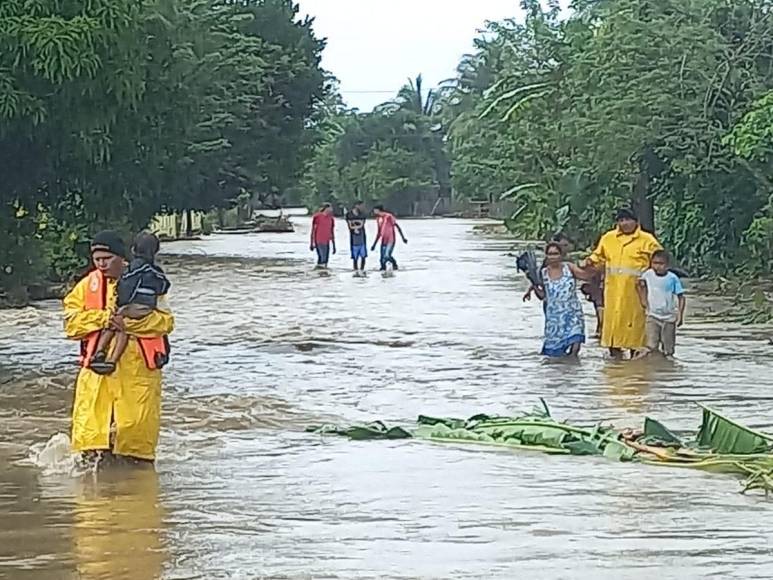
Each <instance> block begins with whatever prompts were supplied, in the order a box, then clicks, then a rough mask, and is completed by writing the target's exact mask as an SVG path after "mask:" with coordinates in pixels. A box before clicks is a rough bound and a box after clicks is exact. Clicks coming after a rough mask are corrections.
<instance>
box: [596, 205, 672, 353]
mask: <svg viewBox="0 0 773 580" xmlns="http://www.w3.org/2000/svg"><path fill="white" fill-rule="evenodd" d="M616 219H617V227H616V228H615V229H613V230H612V231H609V232H607V233H606V234H604V235H603V236H602V237H601V240H599V244H598V246H597V247H596V249H595V250H594V251H593V253H592V254H591V255H590V257H589V258H588V260H587V262H588V263H589V264H590V265H592V266H595V267H597V268H601V267H603V268H604V270H605V277H604V324H603V326H602V331H601V345H602V346H606V347H608V348H609V350H610V353H611V354H612V355H613V356H616V357H619V356H621V355H622V352H623V350H631V351H637V350H639V349H642V348H644V346H645V344H646V331H645V326H646V319H647V318H646V314H645V312H644V309H643V308H642V305H641V302H640V301H639V297H638V294H637V286H638V284H639V278H640V277H641V275H642V274H643V273H644V272H645V271H646V270H647V268H649V266H650V257H651V256H652V253H653V252H654V251H655V250H660V249H661V248H662V246H661V245H660V243H659V242H658V241H657V239H655V236H653V235H652V234H650V233H648V232H645V231H644V230H642V229H641V226H640V225H639V222H638V220H637V219H636V216H635V215H634V213H633V212H632V211H631V210H628V209H621V210H619V211H618V212H617V216H616Z"/></svg>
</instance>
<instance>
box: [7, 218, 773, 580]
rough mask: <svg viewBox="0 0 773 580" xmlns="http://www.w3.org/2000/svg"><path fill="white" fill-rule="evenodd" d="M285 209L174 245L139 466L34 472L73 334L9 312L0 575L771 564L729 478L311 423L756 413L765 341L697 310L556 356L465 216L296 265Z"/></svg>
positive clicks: (484, 571) (722, 572) (507, 267)
mask: <svg viewBox="0 0 773 580" xmlns="http://www.w3.org/2000/svg"><path fill="white" fill-rule="evenodd" d="M298 223H299V227H298V232H296V233H295V234H285V235H281V234H279V235H249V236H244V235H239V236H213V237H211V238H210V239H206V240H203V241H200V242H181V243H175V244H169V245H167V246H166V252H167V253H170V254H174V255H167V256H165V257H164V260H163V263H164V265H165V267H166V268H167V270H168V272H169V274H170V276H171V278H172V281H173V295H172V305H173V307H174V308H175V311H176V312H175V314H176V316H177V331H176V332H175V334H174V336H173V348H174V350H173V363H172V364H171V366H170V367H169V368H168V372H167V373H166V377H165V395H164V397H165V398H164V409H163V430H162V434H161V445H160V449H159V460H158V464H157V469H156V471H155V472H154V471H152V470H151V471H147V470H141V471H136V470H135V471H126V472H122V471H115V472H104V473H100V474H99V475H97V476H94V475H93V474H86V475H81V476H77V477H76V476H72V475H69V474H67V473H63V471H64V472H66V471H67V470H66V469H64V470H62V469H57V466H55V465H53V466H52V465H44V466H43V467H41V466H40V465H32V464H30V462H29V461H28V460H27V457H28V456H29V455H30V453H31V448H39V447H40V446H42V444H44V443H45V442H46V441H47V440H49V439H50V438H51V437H52V436H54V435H55V434H56V433H58V432H67V430H68V413H69V410H70V406H71V402H72V385H73V379H74V376H75V367H74V360H75V355H76V350H77V349H76V345H75V344H73V343H70V342H68V341H66V340H64V338H63V337H62V335H61V323H60V319H59V316H60V313H59V307H58V304H56V303H43V304H39V305H37V306H36V307H34V308H29V309H26V310H22V311H2V312H0V352H1V353H2V356H0V465H2V470H0V578H9V579H35V580H49V579H57V580H58V579H70V578H73V579H74V578H84V579H95V578H110V579H114V578H118V579H120V578H127V579H128V578H132V579H141V580H144V579H153V578H170V579H189V578H202V579H212V578H293V579H295V578H506V579H509V578H529V579H531V578H550V579H553V578H588V579H594V580H595V579H629V578H630V579H634V578H636V579H638V578H642V579H650V578H652V577H653V576H654V575H657V578H658V579H659V580H666V579H679V580H683V579H686V578H709V577H717V578H744V579H746V578H762V577H773V527H771V526H770V521H771V514H772V513H773V504H771V503H768V502H766V500H765V499H764V497H762V496H760V495H751V496H742V495H740V494H739V493H738V491H739V489H740V487H739V484H738V482H737V480H735V479H734V478H733V477H730V476H722V475H709V474H704V473H700V472H692V471H689V470H683V471H682V470H676V469H668V468H657V467H651V466H643V465H635V464H621V463H614V462H611V461H608V460H605V459H599V458H587V457H578V458H575V457H551V456H544V455H538V454H529V453H522V452H513V451H497V450H491V449H490V448H486V449H476V448H471V447H463V448H456V447H453V446H448V445H446V446H443V445H436V444H427V443H417V442H405V441H395V442H350V441H346V440H343V439H337V438H323V437H319V436H316V435H313V434H307V433H304V432H303V429H304V428H305V427H306V426H307V425H310V424H319V423H322V422H340V423H348V422H353V421H360V420H369V419H374V418H380V419H385V420H388V421H392V422H401V421H405V422H410V421H412V420H413V419H414V418H415V417H416V415H418V414H419V413H426V414H436V415H455V416H468V415H472V414H475V413H479V412H490V413H507V412H516V411H518V410H523V409H530V408H531V407H533V406H534V405H535V404H536V403H538V398H539V397H544V398H545V399H546V400H547V402H548V403H549V404H550V405H551V408H552V410H553V414H554V415H555V416H557V417H559V418H565V419H568V420H572V421H577V422H581V423H591V422H595V421H601V420H605V421H613V422H615V424H617V425H621V426H634V425H638V424H639V423H640V421H641V420H642V418H643V417H644V416H645V415H648V414H649V415H652V416H654V417H657V418H659V419H661V420H664V421H665V422H666V423H667V424H668V425H669V426H672V427H674V428H677V429H694V428H695V427H697V425H698V423H699V410H698V408H697V407H696V406H695V405H694V402H695V401H702V402H706V403H708V404H710V405H712V406H715V407H717V408H719V409H721V410H723V411H725V412H726V413H727V414H729V415H730V416H733V417H735V418H737V419H739V420H742V421H745V422H748V423H750V424H753V425H756V426H759V427H763V428H765V427H768V426H770V424H771V423H773V419H771V409H773V400H771V399H772V397H771V391H770V385H771V375H773V363H772V362H771V352H772V351H773V347H770V346H769V345H768V344H767V342H766V341H764V340H762V339H761V337H759V336H757V335H754V334H753V333H752V331H751V330H749V329H744V328H737V327H735V328H734V327H728V326H720V325H718V324H717V323H712V322H709V321H708V319H705V318H699V317H696V316H695V315H693V318H692V319H691V320H690V322H689V324H688V326H687V327H686V329H685V330H684V332H683V333H682V335H681V336H680V339H679V347H678V356H679V360H678V361H677V362H674V363H660V364H656V363H644V362H639V361H636V362H628V363H612V362H609V361H606V360H605V359H604V357H603V356H602V352H601V350H600V349H599V348H598V347H597V346H596V345H594V344H590V345H589V347H588V348H587V350H585V351H584V353H583V356H582V359H581V360H580V361H579V362H577V363H548V362H546V361H544V360H543V359H542V358H540V357H539V356H538V354H537V353H538V351H539V347H540V335H541V328H540V327H541V323H542V318H541V308H540V307H539V305H538V304H536V303H532V304H523V303H522V302H521V299H520V296H521V294H522V292H523V290H525V283H524V281H523V280H522V279H521V277H520V276H518V275H517V274H516V272H515V271H514V268H513V258H512V257H510V256H508V255H507V251H508V249H509V248H508V246H509V244H508V243H506V242H503V241H501V240H496V239H490V238H487V237H485V236H483V235H481V234H478V233H476V232H475V231H474V230H473V225H474V224H473V222H467V221H455V220H422V221H419V220H417V221H406V222H404V229H405V231H406V234H407V236H408V238H409V245H408V246H402V245H400V246H398V248H397V253H396V257H397V258H398V259H399V260H400V262H401V266H403V269H401V271H400V272H398V273H397V274H396V275H395V276H394V277H393V278H387V279H384V278H382V277H381V276H379V275H378V273H377V272H371V273H370V276H368V277H367V278H363V279H360V278H354V277H352V275H351V273H350V272H349V271H348V267H349V261H348V257H347V256H346V253H347V249H346V247H345V246H346V245H347V244H345V243H341V246H342V248H341V251H340V253H339V254H338V255H337V256H335V257H334V258H333V263H332V264H333V269H332V272H331V275H330V276H327V277H324V276H320V275H319V274H318V273H316V272H314V271H312V264H313V258H312V255H311V253H310V252H309V251H308V242H307V235H308V221H307V220H303V219H301V220H298ZM344 235H345V232H344V231H343V229H340V230H339V238H340V239H343V238H344ZM374 265H375V262H374V261H371V264H370V266H371V267H372V266H374ZM691 300H692V302H693V303H694V304H695V303H701V304H704V306H705V303H703V302H702V301H700V300H695V299H691ZM703 309H705V308H703V307H702V308H701V310H703ZM695 310H696V309H695V308H693V312H695ZM588 325H589V330H590V327H591V326H592V322H591V319H590V318H589V320H588ZM44 467H45V468H44ZM57 471H59V472H58V473H57Z"/></svg>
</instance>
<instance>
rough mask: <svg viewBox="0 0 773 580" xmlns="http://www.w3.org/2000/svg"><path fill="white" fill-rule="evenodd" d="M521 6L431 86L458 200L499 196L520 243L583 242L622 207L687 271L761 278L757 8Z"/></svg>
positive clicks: (667, 0) (762, 51)
mask: <svg viewBox="0 0 773 580" xmlns="http://www.w3.org/2000/svg"><path fill="white" fill-rule="evenodd" d="M522 6H523V8H524V9H525V10H526V14H527V16H526V19H525V21H523V22H515V21H505V22H502V23H495V24H492V25H491V26H490V27H489V30H488V31H487V33H486V34H485V35H484V37H482V38H481V39H480V40H479V41H478V43H477V47H478V51H477V52H476V54H474V55H468V56H467V57H465V59H464V60H463V62H462V64H461V65H460V68H459V74H458V75H457V78H456V79H454V81H453V82H452V83H449V84H448V85H447V86H446V88H445V89H444V90H443V91H442V95H443V97H442V99H441V106H442V107H443V117H444V119H445V121H444V122H445V124H446V125H447V126H448V127H449V136H450V137H449V152H450V154H451V158H452V168H453V183H454V188H455V191H456V192H457V194H458V195H460V196H462V197H480V196H490V197H492V198H497V197H500V196H503V195H504V196H505V197H509V198H511V199H512V200H513V201H514V202H515V203H516V205H517V206H518V208H519V209H518V211H517V215H516V216H515V217H517V219H514V220H512V221H511V222H510V225H511V227H512V228H513V229H514V230H515V231H517V232H518V233H519V234H522V235H529V236H532V235H534V236H544V235H548V234H550V233H551V231H552V230H555V229H557V228H559V227H560V228H565V229H568V230H570V233H572V234H574V235H575V236H577V237H578V238H579V239H580V240H581V241H584V242H585V243H586V244H590V243H592V242H593V240H594V238H595V236H596V234H597V232H599V231H602V230H603V229H604V228H605V227H607V226H608V225H609V223H610V213H611V210H612V208H613V207H615V206H617V205H620V204H633V205H634V207H635V208H636V209H637V210H638V211H639V213H640V215H641V217H642V221H643V223H644V224H645V226H646V227H649V228H653V227H656V230H657V233H658V234H659V235H660V237H661V239H663V241H664V242H665V244H666V245H667V246H668V247H669V248H670V249H671V250H672V251H673V252H674V253H675V254H676V255H677V257H678V258H679V259H680V260H681V261H682V262H684V263H685V264H687V265H689V266H691V267H692V268H694V269H695V270H702V269H708V268H719V269H722V268H728V267H737V266H738V265H740V264H742V263H745V262H747V261H748V263H749V264H750V265H753V267H755V268H757V269H760V267H761V266H760V265H761V264H765V263H766V260H762V259H760V256H759V254H760V252H762V253H764V252H765V251H768V250H765V249H764V248H765V247H768V246H770V245H771V244H768V245H767V246H766V245H765V244H762V243H761V241H760V240H761V239H762V238H764V236H765V235H767V234H765V235H763V234H762V233H761V231H762V232H764V231H766V230H765V228H764V227H762V226H761V224H764V223H765V222H763V221H761V220H762V219H763V218H764V216H765V215H766V210H765V208H766V206H767V203H768V198H769V196H770V194H771V191H770V185H769V178H770V166H769V165H767V164H766V161H767V153H766V151H767V150H766V147H767V144H766V137H765V135H766V131H767V129H766V128H765V123H766V117H765V111H766V106H765V101H764V95H766V94H768V92H769V91H770V90H771V88H772V87H773V75H772V71H773V67H772V66H771V63H772V60H771V59H772V58H773V21H772V20H771V19H772V18H773V11H772V10H771V2H770V1H769V0H740V1H734V2H728V1H726V0H710V1H705V0H687V1H683V0H657V1H655V0H616V1H615V2H610V1H606V0H577V1H575V2H574V3H573V6H572V8H573V12H572V13H571V15H570V16H569V17H568V18H564V19H561V18H559V11H558V9H557V6H555V5H553V6H549V7H548V8H547V9H544V8H543V7H542V6H541V3H540V2H537V1H536V0H525V1H524V2H522ZM760 99H762V100H761V101H760ZM755 103H756V104H755ZM750 111H751V112H750ZM744 115H746V117H744ZM742 119H745V121H742ZM739 122H740V123H741V125H740V128H739V127H736V125H737V124H738V123H739ZM731 134H733V135H735V136H736V138H735V139H732V140H731V139H730V138H729V137H728V135H731ZM755 248H756V249H755ZM768 256H769V254H768ZM769 259H770V258H769V257H768V261H769ZM765 268H767V266H764V267H763V269H765ZM768 269H769V268H768Z"/></svg>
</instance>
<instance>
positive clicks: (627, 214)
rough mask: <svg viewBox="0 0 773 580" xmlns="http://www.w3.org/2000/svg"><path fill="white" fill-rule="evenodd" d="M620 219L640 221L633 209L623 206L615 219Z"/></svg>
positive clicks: (617, 220)
mask: <svg viewBox="0 0 773 580" xmlns="http://www.w3.org/2000/svg"><path fill="white" fill-rule="evenodd" d="M620 220H633V221H635V222H638V221H639V218H637V217H636V213H634V211H633V210H632V209H630V208H627V207H621V208H620V209H618V210H617V212H616V213H615V221H616V222H619V221H620Z"/></svg>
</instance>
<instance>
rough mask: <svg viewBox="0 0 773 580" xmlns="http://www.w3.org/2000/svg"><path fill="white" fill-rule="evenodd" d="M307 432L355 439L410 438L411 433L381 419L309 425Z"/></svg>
mask: <svg viewBox="0 0 773 580" xmlns="http://www.w3.org/2000/svg"><path fill="white" fill-rule="evenodd" d="M306 431H307V432H311V433H318V434H320V435H342V436H344V437H348V438H349V439H353V440H355V441H366V440H371V439H411V438H412V437H413V434H411V432H410V431H407V430H406V429H403V428H402V427H387V426H386V425H384V423H382V422H381V421H373V422H372V423H357V424H354V425H351V426H349V427H336V426H335V425H322V426H321V427H310V428H308V429H306Z"/></svg>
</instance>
